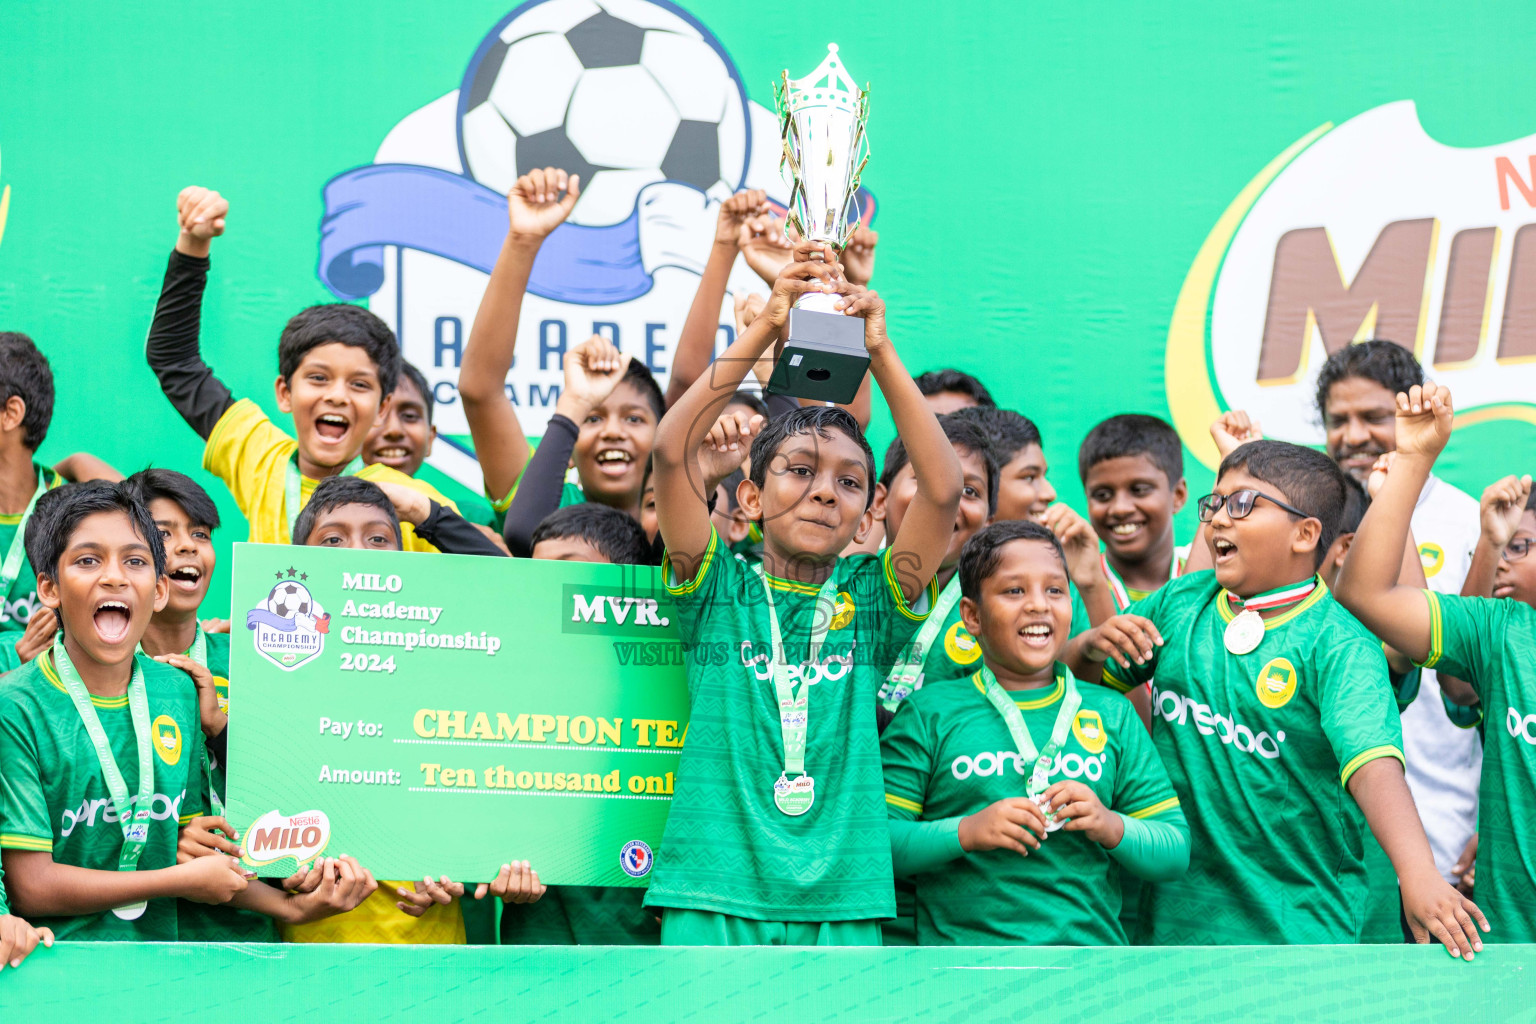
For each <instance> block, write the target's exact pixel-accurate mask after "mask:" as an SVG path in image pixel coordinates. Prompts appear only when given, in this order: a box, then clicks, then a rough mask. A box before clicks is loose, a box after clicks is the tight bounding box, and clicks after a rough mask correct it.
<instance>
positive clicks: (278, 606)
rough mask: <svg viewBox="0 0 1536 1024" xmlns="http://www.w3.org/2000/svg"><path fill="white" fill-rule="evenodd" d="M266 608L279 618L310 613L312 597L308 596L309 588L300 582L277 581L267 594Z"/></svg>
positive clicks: (289, 617) (311, 612) (312, 609)
mask: <svg viewBox="0 0 1536 1024" xmlns="http://www.w3.org/2000/svg"><path fill="white" fill-rule="evenodd" d="M267 610H268V611H270V612H271V613H272V614H273V615H276V616H277V617H278V618H280V619H291V618H293V617H294V616H295V615H311V614H313V612H314V599H313V598H311V597H310V596H309V588H308V587H306V586H305V585H304V584H302V583H279V584H278V585H277V586H275V587H273V588H272V593H270V594H268V595H267Z"/></svg>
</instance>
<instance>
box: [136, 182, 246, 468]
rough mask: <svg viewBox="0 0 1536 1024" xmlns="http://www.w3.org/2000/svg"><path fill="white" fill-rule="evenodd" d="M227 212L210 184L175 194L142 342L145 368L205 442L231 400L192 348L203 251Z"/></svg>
mask: <svg viewBox="0 0 1536 1024" xmlns="http://www.w3.org/2000/svg"><path fill="white" fill-rule="evenodd" d="M228 215H229V201H228V200H226V199H225V198H224V197H223V196H221V195H219V194H218V193H217V192H214V191H212V190H211V189H206V188H199V187H197V186H191V187H188V188H184V189H182V190H181V194H180V195H178V196H177V197H176V221H177V224H178V227H179V229H180V231H179V233H178V235H177V238H176V249H175V251H174V252H172V253H171V259H170V263H169V264H168V265H167V266H166V268H165V282H164V283H163V284H162V285H161V286H160V301H159V302H157V303H156V304H155V319H154V321H153V322H152V323H151V324H150V325H149V337H148V339H147V340H146V341H145V344H144V355H145V357H146V358H147V359H148V360H149V368H150V369H151V370H154V371H155V377H156V378H157V379H158V380H159V381H160V389H161V390H162V391H164V392H165V397H166V398H169V399H170V400H171V404H172V405H173V406H175V407H176V411H177V412H179V413H181V418H182V419H184V420H186V421H187V425H188V426H190V427H191V428H192V429H193V430H195V431H197V435H198V436H199V437H201V438H203V440H205V441H206V440H207V439H208V435H210V434H212V433H213V428H214V426H215V425H217V424H218V422H219V419H220V417H222V416H223V415H224V413H225V411H226V410H228V409H229V407H230V406H231V405H233V404H234V401H235V398H234V395H232V394H231V393H230V390H229V388H228V387H226V386H225V385H224V382H223V381H221V380H219V379H218V378H217V377H215V376H214V375H213V369H212V367H210V366H209V365H208V364H207V363H205V362H203V356H202V353H201V352H200V351H199V350H198V336H199V333H200V332H201V330H202V306H203V287H204V286H205V285H206V284H207V283H208V253H209V251H210V250H211V249H212V247H213V240H214V239H215V238H217V237H218V236H219V235H222V234H223V233H224V222H225V219H226V218H227V217H228Z"/></svg>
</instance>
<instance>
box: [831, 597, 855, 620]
mask: <svg viewBox="0 0 1536 1024" xmlns="http://www.w3.org/2000/svg"><path fill="white" fill-rule="evenodd" d="M856 611H858V606H857V605H855V604H854V603H853V595H852V594H850V593H848V591H846V590H844V591H842V592H840V593H839V594H838V595H837V604H835V605H833V607H832V628H833V629H842V628H843V627H844V626H846V625H848V623H850V622H852V621H853V613H854V612H856Z"/></svg>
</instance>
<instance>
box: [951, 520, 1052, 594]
mask: <svg viewBox="0 0 1536 1024" xmlns="http://www.w3.org/2000/svg"><path fill="white" fill-rule="evenodd" d="M1016 540H1034V541H1039V542H1040V543H1042V544H1049V545H1050V546H1051V550H1052V551H1054V552H1056V557H1057V558H1059V559H1061V565H1062V568H1063V569H1065V568H1066V565H1067V556H1066V554H1065V553H1064V552H1063V551H1062V550H1061V541H1059V540H1057V539H1056V535H1055V534H1054V533H1052V532H1051V529H1050V527H1048V526H1042V525H1040V524H1039V523H1037V522H1035V521H1034V520H1033V519H1008V520H1005V521H1003V522H1001V523H993V524H992V525H991V526H988V527H986V528H984V529H981V530H977V531H976V533H975V534H974V535H972V537H971V539H970V540H968V541H966V542H965V547H963V548H961V549H960V568H959V572H960V593H961V594H962V595H963V596H965V597H968V598H970V599H971V600H972V601H980V600H981V585H982V583H983V582H985V581H986V580H987V578H988V577H990V576H991V575H992V574H993V573H995V572H997V566H998V563H999V562H1001V561H1002V560H1003V545H1004V544H1008V543H1011V542H1013V541H1016Z"/></svg>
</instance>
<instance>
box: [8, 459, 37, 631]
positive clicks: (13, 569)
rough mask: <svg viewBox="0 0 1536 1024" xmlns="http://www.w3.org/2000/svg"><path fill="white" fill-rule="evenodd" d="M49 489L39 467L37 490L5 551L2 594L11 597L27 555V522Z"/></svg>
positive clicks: (33, 493)
mask: <svg viewBox="0 0 1536 1024" xmlns="http://www.w3.org/2000/svg"><path fill="white" fill-rule="evenodd" d="M47 491H48V477H47V475H46V474H45V473H44V472H43V471H42V470H41V469H39V470H38V471H37V490H35V491H33V492H32V500H31V501H28V502H27V508H26V511H25V512H23V513H22V514H21V522H19V523H17V524H16V536H14V537H12V538H11V546H10V548H9V549H8V550H7V551H6V553H5V561H4V562H3V563H0V596H4V597H10V595H11V586H12V585H13V584H15V582H16V577H17V576H20V575H21V560H22V559H23V558H26V557H27V542H26V537H27V523H28V522H29V521H30V520H31V518H32V510H33V509H35V508H37V499H38V498H41V497H42V496H43V495H44V494H45V493H47ZM23 625H25V623H23Z"/></svg>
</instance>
